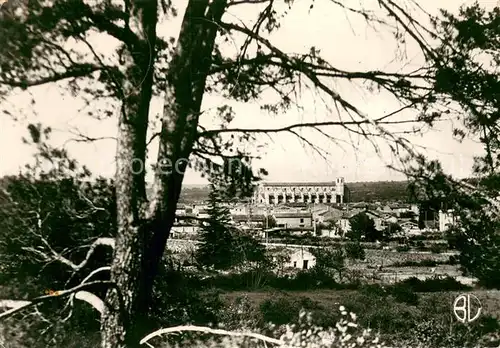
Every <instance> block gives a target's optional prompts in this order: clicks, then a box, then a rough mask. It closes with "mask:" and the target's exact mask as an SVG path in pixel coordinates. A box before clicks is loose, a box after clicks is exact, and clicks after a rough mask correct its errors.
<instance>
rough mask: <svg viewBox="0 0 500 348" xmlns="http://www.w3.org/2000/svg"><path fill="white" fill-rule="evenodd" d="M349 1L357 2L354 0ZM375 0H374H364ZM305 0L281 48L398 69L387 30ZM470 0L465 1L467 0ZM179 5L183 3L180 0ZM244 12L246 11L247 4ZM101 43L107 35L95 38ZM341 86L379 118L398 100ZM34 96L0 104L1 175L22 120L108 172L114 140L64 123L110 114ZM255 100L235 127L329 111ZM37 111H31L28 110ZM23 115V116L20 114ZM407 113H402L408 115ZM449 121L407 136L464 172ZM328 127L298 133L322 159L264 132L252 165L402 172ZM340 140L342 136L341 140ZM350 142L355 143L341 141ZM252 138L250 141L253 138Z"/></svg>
mask: <svg viewBox="0 0 500 348" xmlns="http://www.w3.org/2000/svg"><path fill="white" fill-rule="evenodd" d="M352 1H353V4H357V3H358V1H354V0H352ZM364 2H365V3H367V4H369V5H373V4H375V3H376V1H374V0H365V1H364ZM310 3H311V1H310V0H298V1H296V4H295V5H294V7H293V8H292V10H291V11H290V12H289V13H288V15H287V16H286V17H285V18H284V19H283V21H282V27H281V29H280V30H279V31H278V32H277V33H276V34H274V35H273V37H272V40H273V42H274V43H276V45H278V46H279V47H280V48H281V49H283V50H285V51H288V52H302V51H305V50H309V47H311V46H316V47H317V48H319V49H321V52H322V56H323V57H324V58H326V59H327V60H328V61H330V62H331V63H332V64H335V65H336V66H337V67H339V68H342V69H347V70H368V69H379V70H384V69H387V68H388V67H390V68H391V69H393V68H394V69H397V64H400V65H401V64H403V63H401V62H392V63H391V61H393V60H394V56H395V49H396V47H395V45H394V41H393V40H391V37H390V36H389V35H387V34H386V33H375V32H373V30H371V29H369V28H367V26H366V25H365V24H364V22H363V21H362V20H360V19H359V18H356V17H353V16H347V15H346V13H345V12H344V11H342V10H339V8H338V7H335V6H332V5H331V4H329V1H327V0H316V1H315V7H314V8H313V9H312V10H311V11H310V12H309V11H308V8H309V5H310ZM419 3H421V6H422V7H424V8H425V9H426V10H428V11H429V12H432V13H435V12H436V11H437V9H438V8H447V9H448V10H456V9H458V6H459V5H460V3H461V2H459V1H454V0H453V1H451V0H422V1H420V2H419ZM468 3H470V2H468ZM480 3H481V4H483V5H485V6H492V5H494V4H495V3H496V1H480ZM180 9H183V8H182V6H180ZM245 11H246V10H245ZM231 16H233V17H234V18H240V19H245V18H243V17H245V14H244V13H237V12H235V11H233V13H232V14H231V15H228V17H225V18H226V19H227V20H234V18H231ZM181 17H182V16H179V17H178V18H177V19H176V20H175V21H173V22H169V23H164V24H163V25H162V26H160V28H159V33H160V35H164V36H169V35H175V32H176V31H177V30H178V24H179V21H180V19H181ZM100 45H102V46H103V47H104V46H106V45H107V43H106V42H100ZM420 62H421V56H420V55H419V54H418V50H416V49H415V47H412V46H411V45H408V47H407V59H406V62H405V66H406V67H407V68H408V66H411V65H414V66H418V64H419V63H420ZM338 89H339V92H340V93H342V95H343V96H344V97H345V98H346V99H348V100H350V101H352V102H353V103H355V104H356V105H357V106H358V107H359V108H360V109H362V110H363V111H364V112H365V113H367V114H368V115H370V117H379V116H382V115H384V114H386V113H388V112H391V111H393V110H395V109H397V108H398V107H399V104H398V102H397V101H396V100H394V99H393V98H391V97H389V96H387V95H379V94H372V93H370V92H369V91H368V89H367V88H366V87H363V86H356V87H354V86H350V85H347V84H345V83H340V84H339V85H338ZM29 93H31V96H33V97H34V99H35V102H36V103H35V104H34V105H33V106H27V105H26V103H27V100H28V98H27V92H17V94H16V95H14V96H12V97H10V98H9V99H8V100H7V101H6V102H5V103H3V104H0V109H8V110H9V111H11V112H16V114H17V115H20V116H21V117H20V120H19V121H17V122H14V121H13V120H12V119H11V118H9V117H7V116H4V115H1V116H0V175H5V174H15V173H16V172H17V171H18V170H19V167H20V166H22V165H23V164H24V163H26V162H27V161H29V160H30V158H31V156H32V149H31V148H29V147H28V146H26V145H23V144H22V142H21V137H22V136H25V135H26V131H25V129H26V128H25V127H26V125H27V124H28V122H42V123H43V124H45V125H50V126H52V127H53V128H54V129H55V133H54V138H53V140H54V141H55V143H56V144H59V145H65V146H67V148H68V149H69V151H70V152H71V154H72V155H74V157H76V158H77V159H78V160H79V161H80V162H82V163H84V164H86V165H87V166H88V167H89V168H90V169H91V170H92V171H93V172H95V173H97V174H102V175H106V176H112V175H113V174H114V156H115V152H116V144H115V141H114V140H103V141H100V142H96V143H93V144H90V145H88V144H87V145H84V144H79V143H78V144H77V143H74V142H67V140H68V139H69V138H70V137H71V134H69V133H68V130H69V129H72V128H73V127H76V128H78V129H79V131H81V132H82V133H87V134H89V135H91V136H110V137H114V136H115V135H116V118H113V119H109V120H106V121H99V122H97V121H92V120H89V119H88V118H87V117H85V116H84V115H83V114H82V113H81V112H80V113H79V111H78V110H79V109H80V108H81V101H79V99H78V98H77V97H72V96H70V95H68V94H67V93H63V96H61V92H60V90H58V89H57V87H55V86H43V87H39V88H36V89H33V90H31V91H30V92H29ZM162 102H163V101H162V100H161V99H156V100H153V103H152V110H151V112H152V114H155V113H158V112H160V111H161V106H162ZM224 102H225V101H224V100H221V98H217V97H213V96H211V97H207V98H205V99H204V104H203V109H204V110H209V111H210V110H212V109H213V108H214V107H216V106H218V105H221V104H223V103H224ZM264 102H265V101H259V102H256V103H250V104H245V105H243V104H234V103H233V104H232V105H233V106H234V108H235V110H236V119H235V121H234V124H233V126H234V127H249V128H251V127H261V128H262V127H269V128H273V127H279V126H284V125H287V124H293V123H297V122H311V121H315V120H329V119H330V120H331V119H332V117H338V116H336V115H332V113H331V111H329V110H328V108H326V107H325V106H324V105H323V104H322V103H321V102H320V100H319V98H318V96H317V95H314V93H311V92H309V91H305V92H304V94H303V95H302V96H301V100H300V102H301V104H302V105H303V106H304V108H303V109H302V110H300V111H299V110H295V109H294V110H291V111H289V112H287V113H285V114H282V115H279V116H269V115H267V114H265V113H264V112H262V111H261V110H260V108H259V104H262V103H264ZM34 111H36V114H37V116H36V118H35V117H34V116H33V112H34ZM23 115H24V117H23ZM211 115H212V114H211V113H210V112H207V113H206V116H204V118H203V119H202V123H203V124H204V125H205V126H207V127H210V126H212V127H214V126H215V125H214V124H213V119H212V117H211ZM408 115H409V116H412V115H411V114H407V115H406V116H408ZM451 129H452V125H451V122H441V123H440V124H439V125H438V127H437V128H436V129H435V130H432V131H428V132H426V133H425V134H424V135H423V136H417V137H412V138H411V140H412V142H414V143H415V144H416V145H423V146H425V147H426V148H427V150H426V151H427V153H428V154H429V156H431V157H434V158H438V159H440V160H441V161H442V163H443V166H444V167H445V169H446V170H447V171H449V172H450V173H453V174H454V175H456V176H459V177H464V176H467V175H469V174H470V168H471V165H472V157H473V156H474V155H477V154H478V153H479V151H480V147H479V146H478V144H477V143H476V142H474V141H472V140H467V141H465V142H463V143H462V144H460V143H459V142H457V141H455V140H453V138H452V136H451ZM329 133H330V134H332V135H335V136H336V137H338V138H339V139H340V140H341V145H342V144H344V145H343V146H340V145H338V144H335V143H333V142H331V141H328V140H327V139H325V138H322V137H320V136H319V135H318V133H314V132H311V131H309V132H303V133H302V134H303V135H304V136H307V137H308V139H312V140H313V141H314V143H315V144H316V145H318V146H320V147H321V148H323V149H325V150H326V151H328V153H327V154H325V156H326V157H327V160H325V159H323V158H321V157H320V156H318V155H317V154H315V153H314V151H312V149H310V148H308V147H307V146H305V145H304V144H302V143H301V142H300V141H298V139H296V138H295V137H294V136H292V135H290V134H279V135H274V136H273V139H272V141H270V140H269V138H262V139H259V143H267V146H266V147H265V148H264V149H265V150H264V152H263V153H262V160H260V161H258V162H257V163H256V164H257V166H258V167H264V168H266V169H267V170H268V171H269V177H268V178H267V180H270V181H316V180H317V181H330V180H331V181H333V180H335V178H336V177H337V176H343V177H345V180H346V181H347V182H354V181H376V180H401V179H404V177H402V176H401V175H399V174H398V173H396V172H392V171H390V170H388V169H387V168H386V165H387V164H390V163H393V159H392V158H391V157H390V156H389V153H388V152H387V151H384V152H383V156H377V155H376V154H375V152H374V151H373V150H372V148H371V146H370V145H369V144H368V143H367V142H366V141H362V140H361V139H358V138H356V137H353V138H349V136H348V135H347V134H346V132H344V131H342V130H341V129H330V130H329ZM342 141H343V142H344V143H342ZM352 142H354V144H355V147H353V146H350V145H349V144H347V143H352ZM254 145H255V144H254ZM156 147H157V144H155V143H153V144H152V146H151V157H154V154H155V149H156ZM204 182H205V181H204V180H203V179H201V178H200V177H199V175H197V174H196V173H191V172H188V173H187V175H186V180H185V183H188V184H199V183H204Z"/></svg>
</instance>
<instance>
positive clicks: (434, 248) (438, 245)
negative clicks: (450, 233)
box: [429, 243, 447, 254]
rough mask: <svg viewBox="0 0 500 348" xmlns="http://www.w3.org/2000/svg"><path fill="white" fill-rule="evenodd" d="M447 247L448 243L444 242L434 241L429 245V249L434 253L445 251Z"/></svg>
mask: <svg viewBox="0 0 500 348" xmlns="http://www.w3.org/2000/svg"><path fill="white" fill-rule="evenodd" d="M446 249H447V246H446V244H443V243H433V244H432V245H431V246H430V247H429V250H430V251H431V252H432V253H434V254H441V253H442V252H445V251H446Z"/></svg>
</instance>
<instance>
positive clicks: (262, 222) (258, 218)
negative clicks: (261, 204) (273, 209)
mask: <svg viewBox="0 0 500 348" xmlns="http://www.w3.org/2000/svg"><path fill="white" fill-rule="evenodd" d="M231 219H232V220H233V222H234V223H235V224H236V225H245V226H248V227H258V228H263V227H265V226H266V220H267V217H266V216H265V215H261V214H259V215H231Z"/></svg>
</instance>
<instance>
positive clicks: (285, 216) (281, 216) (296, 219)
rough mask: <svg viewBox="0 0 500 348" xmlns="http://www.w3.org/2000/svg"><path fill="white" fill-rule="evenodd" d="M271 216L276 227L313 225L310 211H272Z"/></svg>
mask: <svg viewBox="0 0 500 348" xmlns="http://www.w3.org/2000/svg"><path fill="white" fill-rule="evenodd" d="M273 216H274V220H275V221H276V226H277V227H285V228H297V227H312V226H313V218H312V214H311V213H310V212H283V213H274V214H273Z"/></svg>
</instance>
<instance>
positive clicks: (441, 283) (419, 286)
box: [401, 276, 472, 292]
mask: <svg viewBox="0 0 500 348" xmlns="http://www.w3.org/2000/svg"><path fill="white" fill-rule="evenodd" d="M401 283H402V284H405V285H407V286H409V287H410V288H411V289H412V290H413V291H414V292H439V291H464V290H471V289H472V288H471V287H470V286H468V285H465V284H462V283H460V282H459V281H457V280H456V279H455V278H453V277H446V278H439V277H437V276H436V277H433V278H428V279H426V280H420V279H418V278H416V277H411V278H408V279H405V280H403V281H402V282H401Z"/></svg>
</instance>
